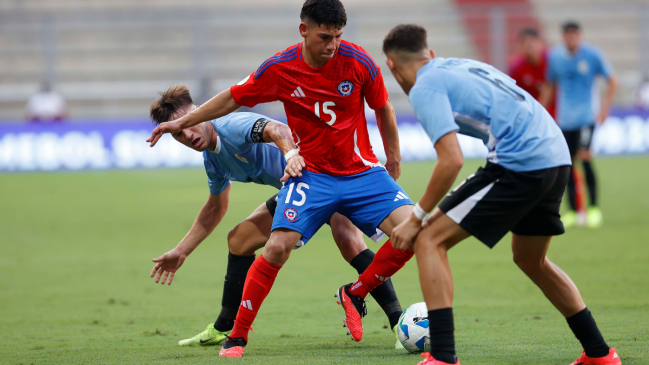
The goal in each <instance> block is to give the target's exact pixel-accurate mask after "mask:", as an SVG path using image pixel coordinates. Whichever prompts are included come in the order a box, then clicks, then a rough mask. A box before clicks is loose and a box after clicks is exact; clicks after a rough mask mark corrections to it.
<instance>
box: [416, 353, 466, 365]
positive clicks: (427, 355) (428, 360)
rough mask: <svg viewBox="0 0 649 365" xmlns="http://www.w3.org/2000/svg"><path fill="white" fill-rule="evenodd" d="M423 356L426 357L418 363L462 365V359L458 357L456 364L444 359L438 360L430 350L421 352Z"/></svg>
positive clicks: (420, 364)
mask: <svg viewBox="0 0 649 365" xmlns="http://www.w3.org/2000/svg"><path fill="white" fill-rule="evenodd" d="M421 357H423V358H424V359H423V360H421V361H420V362H418V363H417V365H460V359H457V362H456V363H455V364H449V363H447V362H444V361H439V360H436V359H435V358H434V357H433V355H431V354H430V353H429V352H424V353H423V354H421Z"/></svg>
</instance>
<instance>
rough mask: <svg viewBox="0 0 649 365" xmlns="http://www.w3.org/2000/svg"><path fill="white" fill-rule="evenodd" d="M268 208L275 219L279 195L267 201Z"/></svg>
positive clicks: (329, 221) (329, 223)
mask: <svg viewBox="0 0 649 365" xmlns="http://www.w3.org/2000/svg"><path fill="white" fill-rule="evenodd" d="M266 208H268V211H269V212H270V216H271V217H274V216H275V210H276V209H277V194H275V195H273V196H271V197H270V198H268V200H266ZM327 224H328V225H331V219H329V220H328V221H327Z"/></svg>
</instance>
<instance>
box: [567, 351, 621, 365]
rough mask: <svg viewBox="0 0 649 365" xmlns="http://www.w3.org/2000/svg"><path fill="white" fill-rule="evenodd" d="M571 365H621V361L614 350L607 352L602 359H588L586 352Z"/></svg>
mask: <svg viewBox="0 0 649 365" xmlns="http://www.w3.org/2000/svg"><path fill="white" fill-rule="evenodd" d="M571 365H622V360H620V357H619V356H618V354H617V351H615V349H614V348H611V349H609V350H608V355H606V356H604V357H588V356H586V351H584V352H582V354H581V356H580V357H579V358H578V359H577V360H575V362H573V363H572V364H571Z"/></svg>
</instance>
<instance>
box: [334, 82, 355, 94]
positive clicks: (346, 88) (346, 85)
mask: <svg viewBox="0 0 649 365" xmlns="http://www.w3.org/2000/svg"><path fill="white" fill-rule="evenodd" d="M352 91H354V84H352V82H351V81H341V82H340V84H338V94H340V95H342V96H349V95H350V94H351V93H352Z"/></svg>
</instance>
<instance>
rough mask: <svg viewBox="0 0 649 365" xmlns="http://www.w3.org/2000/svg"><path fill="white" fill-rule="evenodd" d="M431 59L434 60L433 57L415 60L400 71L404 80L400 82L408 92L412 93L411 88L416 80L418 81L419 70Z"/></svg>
mask: <svg viewBox="0 0 649 365" xmlns="http://www.w3.org/2000/svg"><path fill="white" fill-rule="evenodd" d="M430 61H432V58H425V59H422V60H417V61H413V62H411V63H409V64H407V65H405V67H403V69H402V70H401V72H400V73H401V76H402V81H401V82H399V84H401V88H402V89H403V91H404V92H405V93H406V94H410V89H412V87H413V86H415V82H417V73H418V72H419V70H421V68H422V67H424V66H426V65H427V64H428V62H430Z"/></svg>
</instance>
